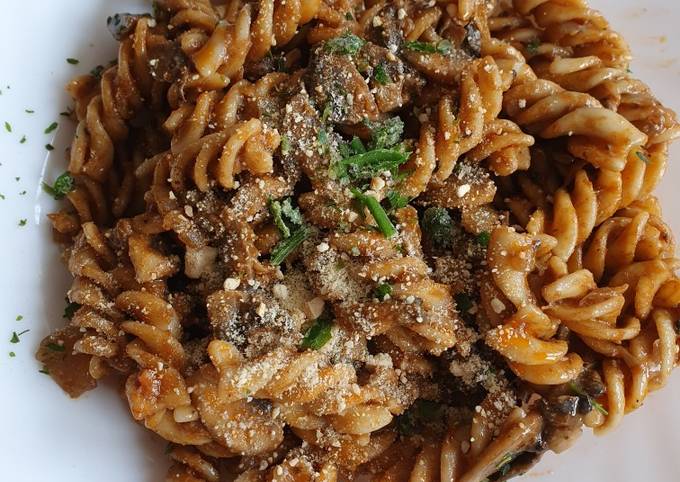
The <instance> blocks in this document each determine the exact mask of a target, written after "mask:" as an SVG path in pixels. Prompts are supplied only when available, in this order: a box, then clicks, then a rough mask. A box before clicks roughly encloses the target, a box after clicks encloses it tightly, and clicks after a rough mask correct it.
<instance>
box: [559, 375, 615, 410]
mask: <svg viewBox="0 0 680 482" xmlns="http://www.w3.org/2000/svg"><path fill="white" fill-rule="evenodd" d="M569 388H571V390H572V391H573V392H574V393H575V394H576V395H578V396H579V397H582V398H585V399H586V400H588V402H589V403H590V404H591V405H592V407H593V408H594V409H595V410H597V411H598V412H600V413H601V414H602V415H609V412H608V411H607V409H606V408H604V407H603V406H602V404H601V403H600V402H598V401H597V400H595V399H594V398H593V397H591V396H590V395H588V394H587V393H586V392H585V390H583V389H582V388H581V387H579V386H578V385H576V383H574V382H571V383H569Z"/></svg>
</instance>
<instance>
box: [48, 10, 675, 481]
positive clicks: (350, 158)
mask: <svg viewBox="0 0 680 482" xmlns="http://www.w3.org/2000/svg"><path fill="white" fill-rule="evenodd" d="M108 24H109V28H110V30H111V32H112V34H113V35H114V37H115V38H116V39H117V40H119V42H120V48H119V53H118V58H117V60H116V62H114V63H113V64H112V65H111V66H109V67H108V68H107V69H105V70H104V71H103V72H102V73H101V75H100V76H95V75H94V74H92V75H89V76H83V77H80V78H78V79H76V80H74V81H72V82H71V83H70V84H69V85H68V88H67V90H68V92H69V93H70V94H71V95H72V97H73V100H74V118H75V120H76V121H77V128H76V134H75V137H74V139H73V143H72V145H71V148H70V154H69V155H70V161H69V166H68V172H67V173H65V174H64V175H63V177H62V178H61V185H62V186H63V187H64V188H63V192H60V194H63V195H64V196H65V198H66V202H65V205H64V207H63V208H62V209H61V210H60V211H59V212H57V213H54V214H51V215H49V217H50V220H51V221H52V224H53V227H54V233H55V238H56V239H57V241H59V242H61V243H62V244H63V245H64V258H65V260H66V262H67V266H68V269H69V271H70V272H71V274H72V275H73V278H74V279H73V284H72V286H71V288H70V290H69V291H68V302H69V307H68V308H69V309H68V310H67V312H68V313H69V321H68V323H67V325H66V326H65V327H63V328H62V329H59V330H57V331H56V332H54V333H53V334H51V335H50V336H48V337H47V338H46V339H45V340H44V341H43V342H42V344H41V346H40V348H39V350H38V354H37V357H38V358H39V359H40V360H41V361H42V362H43V363H44V364H45V366H46V368H47V369H48V370H49V373H50V374H51V375H52V377H53V378H54V380H55V381H56V382H57V383H58V384H59V385H60V386H61V387H62V388H63V389H64V390H65V391H66V392H67V393H68V394H69V395H71V396H73V397H77V396H79V395H81V394H82V393H84V392H85V391H87V390H91V389H93V388H95V387H96V385H97V382H98V381H99V380H101V379H103V378H105V377H112V378H117V379H119V380H120V382H121V385H122V392H123V393H124V395H125V398H126V400H127V403H128V405H129V408H130V412H131V415H132V418H133V419H134V420H136V421H138V422H139V423H141V424H143V425H144V426H145V427H146V428H148V429H149V430H151V431H153V432H155V433H156V434H157V435H158V436H160V437H162V438H163V439H165V440H167V441H168V443H169V444H170V445H169V449H168V454H169V456H170V458H171V460H172V465H171V467H170V469H169V470H168V473H167V478H166V480H168V481H186V482H189V481H194V482H198V481H203V482H216V481H218V480H234V481H239V482H255V481H257V482H261V481H280V480H291V481H293V480H294V481H311V480H318V481H326V482H333V481H336V480H349V479H352V478H354V477H363V478H364V479H361V480H375V481H395V480H404V481H406V480H410V481H419V482H420V481H433V482H434V481H444V480H447V481H452V482H479V481H481V480H489V481H500V480H506V479H507V478H510V477H512V476H516V475H520V474H522V473H524V472H525V471H526V470H528V469H529V468H530V467H531V466H532V465H533V464H534V463H536V461H537V460H538V459H539V457H540V455H541V454H542V453H543V452H545V451H546V450H553V451H555V452H561V451H563V450H565V449H566V448H568V446H570V445H571V444H572V443H573V442H574V441H575V440H576V439H577V438H578V436H579V434H580V433H581V431H582V430H583V427H584V426H585V427H589V428H592V429H594V430H595V431H596V432H597V433H601V432H605V431H607V430H610V429H612V428H613V427H615V426H616V425H617V424H618V423H620V422H621V420H622V418H623V415H625V414H626V413H628V412H630V411H631V410H634V409H636V408H638V407H640V406H641V405H642V403H643V400H644V399H645V397H646V396H647V394H648V393H649V392H650V391H653V390H656V389H658V388H661V387H662V386H663V385H665V384H666V383H667V382H668V379H669V376H670V373H671V371H672V369H673V368H674V367H675V365H676V364H677V363H678V352H679V349H678V325H677V319H678V316H679V315H680V279H679V278H678V277H677V276H676V274H675V271H676V269H677V268H678V266H679V265H680V262H679V261H678V260H677V259H676V258H675V257H674V256H675V254H674V253H675V244H674V239H673V234H672V233H671V231H670V229H669V228H668V226H667V225H666V224H665V223H664V221H663V218H662V216H661V210H660V207H659V203H658V201H657V200H656V198H655V197H653V190H654V187H655V186H656V184H657V183H658V181H659V180H660V178H661V176H662V174H663V171H664V169H665V165H666V157H667V148H668V143H669V141H671V140H672V139H673V138H674V137H676V136H677V134H678V133H680V126H678V124H677V121H676V118H675V114H674V113H673V112H672V111H670V110H669V109H668V108H666V107H664V106H663V105H662V104H661V103H660V102H659V101H658V100H657V99H656V98H654V97H653V96H652V94H651V93H650V92H649V89H648V87H646V86H645V85H644V84H642V83H641V82H640V81H638V80H635V79H633V78H632V76H631V75H630V74H629V73H628V72H626V68H627V65H628V61H629V51H628V47H627V46H626V44H625V42H624V41H623V39H622V37H621V36H620V35H618V34H616V33H615V32H613V31H612V30H611V29H610V28H609V25H608V24H607V22H606V21H605V20H604V19H603V18H602V16H601V15H600V14H599V13H597V12H595V11H593V10H591V9H589V8H588V7H587V5H586V4H585V3H584V2H582V1H580V0H534V1H520V0H516V1H514V2H509V1H497V2H484V1H476V0H474V1H470V0H459V1H454V2H440V1H435V2H421V1H411V0H403V1H401V0H400V1H395V2H362V1H359V0H351V1H350V0H324V1H320V0H286V1H283V0H281V1H279V0H258V1H256V2H241V1H239V0H233V1H232V0H229V1H226V2H212V1H210V0H162V1H159V2H156V8H155V9H154V14H153V15H147V14H140V15H133V14H118V15H116V16H114V17H112V18H111V19H109V22H108ZM55 347H56V349H55Z"/></svg>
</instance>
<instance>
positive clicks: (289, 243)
mask: <svg viewBox="0 0 680 482" xmlns="http://www.w3.org/2000/svg"><path fill="white" fill-rule="evenodd" d="M308 236H309V229H308V228H307V227H306V226H301V227H300V228H298V229H296V230H295V231H294V232H293V233H292V234H291V235H290V237H288V238H286V239H283V240H281V241H279V243H278V244H277V245H276V246H275V247H274V249H273V250H272V252H271V255H270V257H269V262H270V263H271V264H273V265H275V266H277V265H279V264H281V263H283V260H285V259H286V258H287V257H288V255H289V254H290V253H292V252H293V251H295V248H297V247H298V246H300V245H301V244H302V242H303V241H304V240H305V239H307V237H308Z"/></svg>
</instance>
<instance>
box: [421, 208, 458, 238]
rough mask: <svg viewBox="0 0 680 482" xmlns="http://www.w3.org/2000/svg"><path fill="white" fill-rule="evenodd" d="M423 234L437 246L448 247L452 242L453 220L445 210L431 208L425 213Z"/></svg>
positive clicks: (422, 224)
mask: <svg viewBox="0 0 680 482" xmlns="http://www.w3.org/2000/svg"><path fill="white" fill-rule="evenodd" d="M421 227H422V228H423V233H425V235H426V236H427V237H428V238H429V239H430V240H431V241H432V243H434V244H435V245H437V246H440V247H446V246H448V245H449V244H450V242H451V229H452V228H453V219H451V215H450V214H449V212H448V211H447V210H446V209H445V208H441V207H436V206H433V207H429V208H427V209H426V210H425V212H424V213H423V220H422V221H421Z"/></svg>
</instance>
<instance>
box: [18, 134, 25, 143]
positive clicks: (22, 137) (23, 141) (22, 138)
mask: <svg viewBox="0 0 680 482" xmlns="http://www.w3.org/2000/svg"><path fill="white" fill-rule="evenodd" d="M25 142H26V136H25V135H23V136H21V139H19V144H23V143H25Z"/></svg>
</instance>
